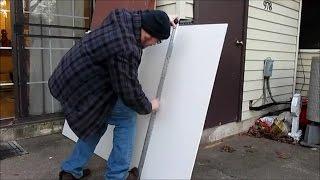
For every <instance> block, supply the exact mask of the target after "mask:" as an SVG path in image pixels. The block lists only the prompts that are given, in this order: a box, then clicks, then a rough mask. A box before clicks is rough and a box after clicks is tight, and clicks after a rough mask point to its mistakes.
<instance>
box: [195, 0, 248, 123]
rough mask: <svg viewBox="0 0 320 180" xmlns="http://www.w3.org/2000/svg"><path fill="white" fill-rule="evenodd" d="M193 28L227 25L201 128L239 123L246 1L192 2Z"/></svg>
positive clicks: (203, 0)
mask: <svg viewBox="0 0 320 180" xmlns="http://www.w3.org/2000/svg"><path fill="white" fill-rule="evenodd" d="M194 4H195V6H194V21H195V23H196V24H208V23H228V30H227V35H226V39H225V42H224V46H223V50H222V54H221V59H220V63H219V67H218V71H217V75H216V80H215V84H214V88H213V92H212V96H211V100H210V105H209V109H208V113H207V119H206V123H205V128H210V127H213V126H216V125H221V124H225V123H229V122H234V121H240V120H241V105H242V87H243V74H244V72H243V71H244V51H245V44H244V43H245V34H246V28H245V27H246V19H247V8H248V1H247V0H195V1H194Z"/></svg>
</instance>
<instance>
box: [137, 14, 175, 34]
mask: <svg viewBox="0 0 320 180" xmlns="http://www.w3.org/2000/svg"><path fill="white" fill-rule="evenodd" d="M141 25H142V28H143V29H144V30H145V31H146V32H147V33H149V34H150V35H151V36H153V37H155V38H157V39H159V40H162V39H168V38H169V36H170V20H169V17H168V15H167V14H166V13H165V12H163V11H160V10H146V11H143V12H142V16H141Z"/></svg>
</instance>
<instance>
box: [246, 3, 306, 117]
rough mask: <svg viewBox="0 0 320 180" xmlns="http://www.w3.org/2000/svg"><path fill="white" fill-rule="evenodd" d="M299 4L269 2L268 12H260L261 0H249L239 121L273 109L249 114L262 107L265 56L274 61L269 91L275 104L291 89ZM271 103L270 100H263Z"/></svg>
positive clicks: (285, 97)
mask: <svg viewBox="0 0 320 180" xmlns="http://www.w3.org/2000/svg"><path fill="white" fill-rule="evenodd" d="M299 14H300V1H293V0H273V1H272V10H271V11H268V10H265V9H264V5H263V1H262V0H249V8H248V27H247V43H246V57H245V72H244V86H243V103H242V120H246V119H251V118H255V117H258V116H261V115H262V114H265V113H267V112H269V111H272V110H276V109H281V108H284V107H285V106H284V105H282V106H277V107H271V108H268V109H265V110H263V111H250V110H249V101H250V100H253V101H254V102H256V103H255V104H254V106H259V105H262V100H261V96H262V93H263V64H264V60H265V59H266V58H268V57H270V58H271V59H273V60H274V63H273V72H272V77H271V78H270V87H271V92H272V95H273V97H274V99H275V100H276V101H288V100H290V98H291V97H292V94H293V89H294V78H295V70H296V69H295V66H296V54H297V53H296V51H297V45H298V34H299V26H300V19H299V18H300V16H299ZM267 99H268V100H269V102H271V100H270V98H269V97H268V98H267Z"/></svg>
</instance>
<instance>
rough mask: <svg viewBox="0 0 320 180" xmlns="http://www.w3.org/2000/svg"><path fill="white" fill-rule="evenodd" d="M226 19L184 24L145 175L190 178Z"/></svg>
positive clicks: (147, 154) (143, 172) (170, 68)
mask: <svg viewBox="0 0 320 180" xmlns="http://www.w3.org/2000/svg"><path fill="white" fill-rule="evenodd" d="M226 30H227V24H212V25H210V24H207V25H192V26H180V27H179V29H178V30H177V32H176V34H175V40H174V46H173V51H172V55H171V58H170V62H169V66H168V70H167V74H166V80H165V82H164V85H163V90H162V95H161V107H160V110H159V112H157V115H156V118H155V121H154V126H153V131H152V133H151V136H150V141H149V146H148V149H147V153H146V158H145V162H144V166H143V169H142V173H141V177H140V178H141V179H190V178H191V174H192V169H193V166H194V162H195V158H196V154H197V150H198V146H199V142H200V138H201V134H202V129H203V125H204V121H205V118H206V114H207V109H208V106H209V101H210V97H211V92H212V88H213V84H214V79H215V75H216V72H217V68H218V64H219V59H220V55H221V51H222V47H223V43H224V38H225V34H226Z"/></svg>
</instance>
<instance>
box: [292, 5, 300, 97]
mask: <svg viewBox="0 0 320 180" xmlns="http://www.w3.org/2000/svg"><path fill="white" fill-rule="evenodd" d="M301 13H302V0H300V7H299V20H298V35H297V46H296V47H297V48H296V58H295V61H294V75H293V89H292V97H293V95H294V94H295V91H296V84H297V82H296V81H297V70H298V59H299V58H298V57H299V38H300V26H301Z"/></svg>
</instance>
